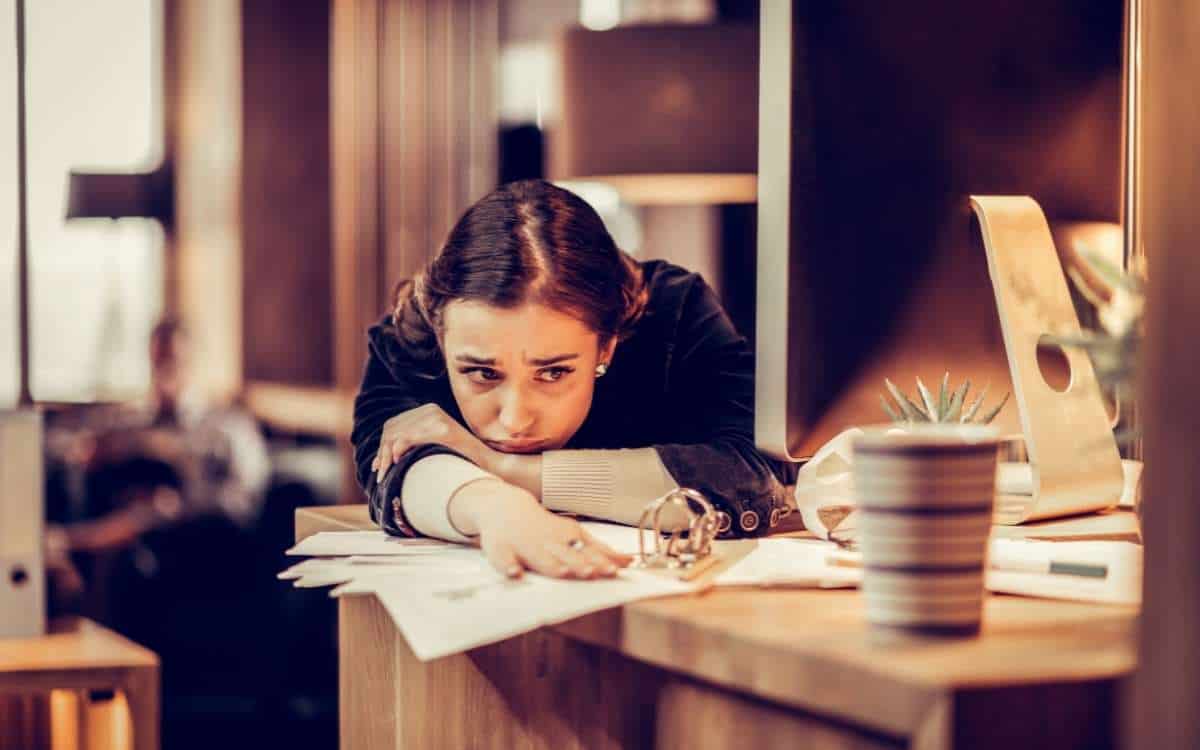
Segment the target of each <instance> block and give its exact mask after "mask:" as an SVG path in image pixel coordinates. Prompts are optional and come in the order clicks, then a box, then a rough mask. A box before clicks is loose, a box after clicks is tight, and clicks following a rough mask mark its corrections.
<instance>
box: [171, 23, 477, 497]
mask: <svg viewBox="0 0 1200 750" xmlns="http://www.w3.org/2000/svg"><path fill="white" fill-rule="evenodd" d="M164 7H165V12H166V23H165V24H164V26H165V41H166V44H165V55H164V57H165V60H166V86H165V89H166V91H167V96H166V102H165V113H166V121H167V142H168V152H169V158H170V159H171V162H172V164H173V167H174V169H175V174H176V188H177V189H176V196H177V204H176V217H177V222H176V226H175V229H174V232H173V235H172V237H171V238H170V240H169V244H170V252H169V261H168V284H167V287H168V290H167V297H168V306H169V307H170V308H171V309H172V310H173V311H175V312H178V313H180V314H182V315H183V316H185V318H186V319H187V320H188V321H189V322H190V323H191V324H192V326H193V328H194V329H195V331H196V333H197V336H196V338H197V340H198V343H199V345H200V357H199V359H200V362H201V365H202V366H201V367H199V368H198V375H199V376H200V381H201V385H202V386H203V387H204V388H205V390H207V391H208V392H210V393H212V394H213V395H216V396H218V397H232V396H234V395H236V394H243V395H244V396H245V397H246V400H247V403H248V404H249V406H250V408H251V409H252V410H254V411H255V413H256V414H257V415H258V416H259V417H260V418H262V419H264V420H265V421H267V422H269V423H271V424H273V425H275V426H277V427H280V428H282V429H286V430H293V431H301V432H310V433H319V434H326V435H329V436H331V437H334V438H335V439H336V440H337V441H338V443H339V444H340V445H343V446H345V444H346V443H345V438H346V436H347V434H348V431H349V427H348V425H349V419H350V413H349V409H350V404H351V402H352V399H353V395H354V392H355V390H356V389H357V386H358V382H359V378H360V377H361V374H362V365H363V362H364V359H365V355H366V329H367V327H368V326H369V325H371V324H372V323H374V322H375V321H376V320H378V319H379V318H380V316H382V315H383V313H384V312H385V311H386V308H387V306H388V298H389V296H390V291H391V289H392V288H393V287H394V286H395V284H396V283H397V282H398V281H400V280H401V279H402V278H405V277H407V276H410V275H411V274H412V273H414V272H415V271H417V270H419V269H420V268H421V267H422V266H423V265H424V264H425V262H426V261H427V260H428V259H429V258H430V257H431V256H432V254H433V253H434V252H435V251H436V250H437V248H438V246H439V245H440V243H441V242H442V240H443V239H444V237H445V235H446V233H447V231H448V230H449V228H450V226H451V225H452V223H453V222H454V221H455V220H456V219H457V218H458V216H459V215H460V214H461V213H462V211H463V210H465V209H466V207H467V206H468V205H470V203H471V202H473V201H474V200H477V199H478V198H480V197H482V195H483V194H485V193H486V192H487V191H488V190H490V189H491V188H492V187H493V186H494V184H495V179H496V167H495V162H496V141H497V116H496V112H495V109H496V107H495V95H496V92H495V81H494V77H495V69H496V62H497V54H498V53H497V47H498V35H499V32H498V6H497V4H496V3H494V2H489V1H487V0H445V1H442V0H289V1H288V2H284V1H283V0H265V1H259V0H213V1H212V2H210V1H209V0H164ZM348 489H349V488H348Z"/></svg>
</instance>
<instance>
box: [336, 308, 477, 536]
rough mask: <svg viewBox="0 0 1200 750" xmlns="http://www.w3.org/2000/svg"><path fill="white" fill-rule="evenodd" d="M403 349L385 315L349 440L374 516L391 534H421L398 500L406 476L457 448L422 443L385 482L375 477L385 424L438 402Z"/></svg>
mask: <svg viewBox="0 0 1200 750" xmlns="http://www.w3.org/2000/svg"><path fill="white" fill-rule="evenodd" d="M400 353H401V350H400V349H399V348H398V346H396V345H393V341H392V333H391V332H390V330H389V329H388V327H387V325H386V319H385V321H384V322H381V323H380V324H378V325H375V326H372V327H371V330H370V331H369V333H368V354H367V364H366V367H365V369H364V371H363V379H362V385H361V386H360V387H359V390H358V395H357V396H356V397H355V399H354V428H353V431H352V432H351V433H350V442H351V443H353V444H354V467H355V475H356V477H357V478H358V485H359V487H361V488H362V490H363V493H364V494H365V495H366V499H367V505H368V508H369V510H370V514H371V520H372V521H374V522H375V523H377V524H379V526H380V527H382V528H383V530H384V531H387V532H388V533H389V534H395V535H398V536H413V535H415V534H416V532H415V531H414V530H413V528H412V527H411V526H409V525H408V522H407V520H406V519H405V518H404V513H403V508H402V507H401V505H400V501H399V498H400V487H401V485H402V484H403V482H404V475H405V474H407V473H408V468H409V467H410V466H412V465H413V464H414V463H416V462H417V461H418V460H420V459H422V458H424V457H425V456H430V455H433V454H435V453H455V451H452V450H450V449H449V448H447V447H445V446H442V445H423V446H418V447H416V448H413V449H412V450H410V451H408V453H406V454H404V456H403V457H402V458H401V459H400V461H399V462H397V463H395V464H393V465H392V467H391V468H390V469H388V471H387V473H386V474H385V475H384V479H383V481H382V482H377V481H376V479H375V472H374V471H372V470H371V462H372V461H374V459H375V455H376V454H377V453H378V452H379V438H380V436H381V435H382V433H383V425H384V423H385V422H387V421H388V420H389V419H391V418H392V417H394V416H396V415H397V414H400V413H402V412H406V411H408V410H410V409H415V408H417V407H418V406H421V405H422V404H426V403H430V402H433V401H437V400H438V399H437V398H436V397H435V395H434V393H433V388H432V387H431V385H430V380H429V379H428V378H423V377H421V376H420V375H418V374H416V372H415V370H416V369H417V367H418V365H417V363H416V362H409V361H406V360H405V358H404V357H402V356H399V355H400ZM409 370H414V372H410V371H409Z"/></svg>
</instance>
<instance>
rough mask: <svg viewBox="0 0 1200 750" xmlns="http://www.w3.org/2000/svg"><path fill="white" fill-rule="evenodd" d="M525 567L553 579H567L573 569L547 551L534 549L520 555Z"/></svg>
mask: <svg viewBox="0 0 1200 750" xmlns="http://www.w3.org/2000/svg"><path fill="white" fill-rule="evenodd" d="M518 557H519V558H520V560H521V562H522V563H524V564H525V567H527V568H529V569H530V570H532V571H533V572H535V573H541V574H542V575H544V576H550V577H551V578H566V577H568V576H569V575H570V574H571V568H570V567H569V566H568V565H566V564H565V563H563V562H561V561H559V559H558V558H557V557H555V556H554V555H552V554H550V552H549V551H547V550H545V549H538V548H533V549H529V550H522V551H521V552H519V553H518Z"/></svg>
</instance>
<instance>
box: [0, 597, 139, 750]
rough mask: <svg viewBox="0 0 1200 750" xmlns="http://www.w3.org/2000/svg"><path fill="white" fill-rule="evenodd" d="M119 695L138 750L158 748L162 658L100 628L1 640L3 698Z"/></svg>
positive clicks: (75, 626) (74, 627) (75, 625)
mask: <svg viewBox="0 0 1200 750" xmlns="http://www.w3.org/2000/svg"><path fill="white" fill-rule="evenodd" d="M58 689H68V690H117V691H120V692H121V693H123V694H124V698H125V702H126V703H127V704H128V706H129V717H130V723H131V724H132V727H133V748H134V750H157V748H158V746H159V724H158V722H159V715H158V712H159V674H158V657H157V656H155V654H154V652H152V651H148V650H147V649H144V648H142V647H141V646H139V645H137V644H136V643H133V642H132V641H130V640H128V639H126V638H123V637H122V636H120V635H117V634H116V633H114V632H112V631H111V630H108V629H107V628H104V627H102V626H100V625H97V624H96V623H94V622H92V621H90V620H86V619H82V618H69V619H63V620H58V621H55V622H54V623H52V624H51V627H50V632H49V633H48V634H47V635H44V636H41V637H38V638H0V694H21V695H28V694H48V693H50V691H51V690H58Z"/></svg>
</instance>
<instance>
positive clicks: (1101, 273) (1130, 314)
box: [1050, 249, 1146, 444]
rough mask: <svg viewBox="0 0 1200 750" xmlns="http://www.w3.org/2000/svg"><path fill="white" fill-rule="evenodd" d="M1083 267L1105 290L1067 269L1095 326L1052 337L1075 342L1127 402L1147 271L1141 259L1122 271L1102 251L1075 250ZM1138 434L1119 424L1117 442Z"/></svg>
mask: <svg viewBox="0 0 1200 750" xmlns="http://www.w3.org/2000/svg"><path fill="white" fill-rule="evenodd" d="M1080 257H1081V258H1082V260H1083V262H1084V264H1085V265H1086V266H1087V270H1088V271H1090V272H1091V275H1092V276H1093V277H1094V278H1097V279H1099V280H1100V281H1101V282H1103V284H1105V285H1106V286H1107V287H1108V289H1107V290H1104V291H1097V289H1096V288H1095V286H1094V285H1093V284H1091V283H1089V282H1088V280H1087V279H1086V277H1085V276H1084V275H1083V274H1081V273H1079V271H1077V270H1076V269H1074V268H1070V269H1068V271H1067V273H1068V275H1069V276H1070V277H1071V281H1072V282H1074V284H1075V287H1076V288H1077V289H1078V290H1079V292H1080V294H1082V295H1083V297H1084V298H1085V299H1086V300H1087V301H1088V302H1090V303H1091V304H1092V305H1094V306H1095V308H1096V313H1097V318H1098V319H1099V322H1100V329H1099V330H1084V331H1082V332H1080V333H1078V334H1074V335H1065V336H1053V337H1051V339H1050V340H1051V341H1052V342H1054V343H1056V344H1058V345H1059V346H1063V347H1068V346H1073V347H1078V348H1080V349H1083V350H1084V351H1085V352H1087V354H1088V357H1089V358H1090V359H1091V360H1092V366H1093V368H1095V371H1096V379H1097V380H1099V381H1100V385H1101V386H1103V387H1104V388H1105V389H1107V390H1108V391H1109V392H1111V393H1113V394H1114V395H1116V396H1117V398H1118V399H1122V400H1130V401H1132V400H1133V398H1134V396H1135V395H1136V393H1135V390H1136V381H1137V363H1138V352H1139V349H1140V348H1141V343H1142V336H1143V329H1144V326H1143V318H1144V313H1145V308H1146V270H1145V265H1144V258H1139V259H1137V260H1139V261H1141V263H1140V264H1136V265H1135V266H1134V267H1133V269H1132V270H1131V271H1128V272H1126V271H1123V270H1121V269H1120V268H1118V267H1117V266H1115V265H1114V264H1112V263H1110V262H1109V261H1108V260H1107V259H1105V258H1104V256H1103V255H1101V254H1099V253H1096V252H1092V251H1090V250H1086V249H1084V250H1082V252H1081V253H1080ZM1138 437H1140V435H1139V433H1138V431H1137V429H1136V428H1133V429H1129V428H1122V429H1120V430H1119V431H1118V433H1117V441H1118V442H1119V443H1121V444H1129V443H1132V442H1133V441H1135V440H1137V439H1138Z"/></svg>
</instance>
